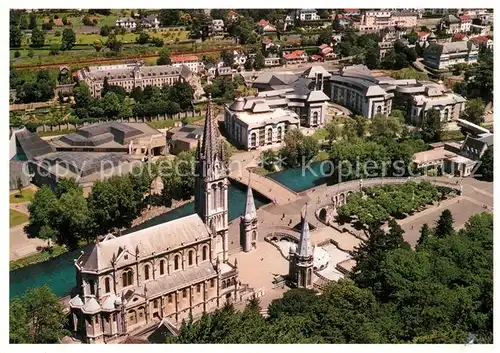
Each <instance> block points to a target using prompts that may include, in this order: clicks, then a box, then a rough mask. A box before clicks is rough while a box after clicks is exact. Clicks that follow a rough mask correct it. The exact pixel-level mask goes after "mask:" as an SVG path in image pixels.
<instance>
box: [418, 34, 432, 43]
mask: <svg viewBox="0 0 500 353" xmlns="http://www.w3.org/2000/svg"><path fill="white" fill-rule="evenodd" d="M430 35H431V33H430V32H417V42H418V44H420V45H422V44H425V43H426V42H427V40H428V38H429V36H430Z"/></svg>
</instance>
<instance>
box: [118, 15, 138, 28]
mask: <svg viewBox="0 0 500 353" xmlns="http://www.w3.org/2000/svg"><path fill="white" fill-rule="evenodd" d="M115 25H116V27H123V28H126V29H130V30H133V29H135V28H136V27H137V23H136V21H135V19H134V18H132V17H120V18H119V19H117V20H116V22H115Z"/></svg>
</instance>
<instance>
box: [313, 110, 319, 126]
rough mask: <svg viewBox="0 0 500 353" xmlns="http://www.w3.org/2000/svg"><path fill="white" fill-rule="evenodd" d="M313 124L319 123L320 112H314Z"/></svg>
mask: <svg viewBox="0 0 500 353" xmlns="http://www.w3.org/2000/svg"><path fill="white" fill-rule="evenodd" d="M312 124H313V125H318V112H314V113H313V118H312Z"/></svg>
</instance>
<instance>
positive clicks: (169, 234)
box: [77, 214, 210, 271]
mask: <svg viewBox="0 0 500 353" xmlns="http://www.w3.org/2000/svg"><path fill="white" fill-rule="evenodd" d="M209 237H210V233H209V230H208V228H207V226H206V225H205V224H204V223H203V221H202V220H201V218H200V217H199V216H198V215H197V214H193V215H190V216H186V217H183V218H179V219H176V220H173V221H170V222H166V223H162V224H158V225H156V226H153V227H148V228H145V229H141V230H138V231H137V232H133V233H130V234H127V235H123V236H121V237H117V238H114V239H110V240H107V241H103V242H100V243H97V244H95V245H94V246H93V248H92V250H91V251H90V252H87V253H84V254H83V255H82V256H81V257H80V258H79V259H78V260H77V264H78V265H79V266H81V267H82V270H87V271H101V270H104V269H107V268H110V267H112V263H113V261H119V263H120V264H123V265H126V264H129V263H133V262H134V261H135V254H136V252H137V254H138V255H139V256H142V257H145V256H151V254H152V253H159V252H162V251H166V250H167V249H175V248H177V247H179V246H182V245H186V244H189V243H193V242H196V241H198V240H202V239H204V238H209ZM124 253H128V254H133V255H130V256H127V257H128V259H125V258H124V256H121V255H122V254H124Z"/></svg>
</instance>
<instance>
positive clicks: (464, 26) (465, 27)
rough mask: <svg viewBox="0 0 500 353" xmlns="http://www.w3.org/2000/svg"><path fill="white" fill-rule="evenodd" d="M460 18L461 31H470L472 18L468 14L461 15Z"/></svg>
mask: <svg viewBox="0 0 500 353" xmlns="http://www.w3.org/2000/svg"><path fill="white" fill-rule="evenodd" d="M459 19H460V32H463V33H469V32H470V31H471V25H472V18H471V17H470V16H467V15H463V16H460V17H459Z"/></svg>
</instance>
